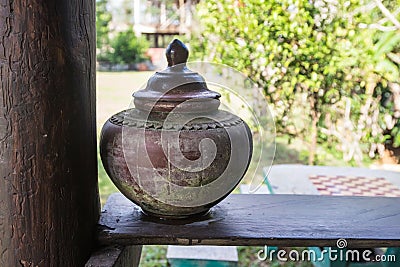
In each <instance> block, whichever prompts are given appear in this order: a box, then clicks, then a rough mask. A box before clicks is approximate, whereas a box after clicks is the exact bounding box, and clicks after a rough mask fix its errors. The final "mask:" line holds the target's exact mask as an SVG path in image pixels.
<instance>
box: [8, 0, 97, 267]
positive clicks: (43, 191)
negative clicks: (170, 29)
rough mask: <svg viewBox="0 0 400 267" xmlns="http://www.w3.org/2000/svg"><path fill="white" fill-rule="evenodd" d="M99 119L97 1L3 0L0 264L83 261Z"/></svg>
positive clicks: (91, 215) (92, 210)
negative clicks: (96, 34)
mask: <svg viewBox="0 0 400 267" xmlns="http://www.w3.org/2000/svg"><path fill="white" fill-rule="evenodd" d="M95 128H96V126H95V1H94V0H57V1H54V0H29V1H26V0H0V266H4V267H11V266H82V265H84V263H85V261H86V260H87V259H88V257H89V255H90V250H91V248H92V246H93V240H94V228H95V224H96V222H97V218H98V213H99V211H98V210H99V209H98V208H99V204H98V189H97V164H96V160H97V158H96V139H95V138H96V129H95Z"/></svg>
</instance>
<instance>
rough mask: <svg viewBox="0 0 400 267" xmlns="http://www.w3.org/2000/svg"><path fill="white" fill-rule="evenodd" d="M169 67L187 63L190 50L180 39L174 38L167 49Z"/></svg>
mask: <svg viewBox="0 0 400 267" xmlns="http://www.w3.org/2000/svg"><path fill="white" fill-rule="evenodd" d="M165 54H166V56H167V61H168V67H172V66H175V65H178V64H182V63H186V62H187V59H188V57H189V50H188V49H187V47H186V45H185V44H184V43H182V42H181V41H180V40H178V39H174V40H173V41H172V42H171V43H170V44H169V45H168V47H167V50H166V51H165Z"/></svg>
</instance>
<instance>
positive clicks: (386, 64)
mask: <svg viewBox="0 0 400 267" xmlns="http://www.w3.org/2000/svg"><path fill="white" fill-rule="evenodd" d="M366 4H367V3H366V2H364V1H356V0H351V1H347V0H346V1H345V0H337V1H323V0H314V1H309V0H296V1H294V0H283V1H282V0H280V1H278V0H271V1H260V0H246V1H241V0H231V1H217V0H211V1H203V2H200V4H199V5H198V20H199V21H200V22H201V25H202V26H203V28H202V29H201V32H200V33H198V34H195V35H194V40H192V42H191V43H192V50H194V53H193V54H194V55H195V57H198V58H200V59H203V60H210V61H213V62H217V63H224V64H227V65H229V66H232V67H235V68H236V69H238V70H239V71H241V72H243V73H245V74H246V75H248V76H249V77H250V78H252V79H253V80H254V81H256V82H257V83H258V85H259V86H260V87H262V88H263V89H264V91H265V93H266V97H267V99H268V101H269V102H270V103H271V105H272V107H273V110H274V114H275V122H276V126H277V131H278V133H281V134H289V135H292V136H302V137H303V138H304V139H305V140H308V142H309V143H310V155H312V154H313V152H315V150H316V147H315V144H316V143H317V142H319V143H321V142H324V140H325V141H326V140H327V138H328V139H329V141H330V142H336V143H338V142H339V143H342V144H343V145H342V146H341V150H342V151H343V152H345V150H348V151H353V150H354V147H353V146H352V144H351V143H354V142H356V143H357V142H358V143H360V145H359V147H361V148H362V149H364V151H365V147H364V146H363V145H362V143H376V142H383V141H384V136H383V133H384V131H385V129H386V128H387V126H385V125H383V124H382V120H381V119H382V118H381V117H382V116H384V112H388V111H389V112H391V113H390V114H393V108H392V109H391V110H390V109H388V108H386V109H384V110H381V113H379V114H376V113H374V111H375V110H376V108H378V109H379V107H378V106H379V105H378V104H379V101H380V100H379V98H380V97H379V98H374V97H373V96H374V92H375V90H376V86H377V84H380V85H382V86H386V87H388V84H389V83H388V82H398V80H399V66H398V64H395V63H394V62H393V60H392V59H391V58H389V57H388V54H389V53H393V51H394V50H395V49H396V47H398V44H399V40H400V34H399V31H392V32H384V33H382V32H379V31H377V30H372V29H369V28H368V27H364V28H365V29H361V27H360V25H369V24H371V23H373V20H377V19H378V18H380V17H381V14H380V13H379V12H378V10H376V8H375V9H372V10H371V9H367V10H368V12H369V13H368V12H365V11H364V10H365V8H366ZM378 13H379V14H378ZM394 55H397V54H394ZM375 95H377V94H376V93H375ZM346 99H353V100H352V101H351V102H350V103H348V102H347V100H346ZM354 99H358V100H354ZM377 103H378V104H377ZM346 109H347V110H346ZM348 110H350V112H348ZM367 117H368V118H367ZM371 117H373V118H375V119H373V118H372V120H371ZM370 121H372V123H370ZM378 124H380V125H379V127H378V128H379V129H378V128H376V127H377V125H378ZM343 125H344V126H343ZM349 125H350V126H349ZM385 127H386V128H385ZM361 128H362V129H361ZM348 132H354V133H355V132H357V135H356V134H354V135H351V136H350V137H351V138H352V139H351V140H350V139H349V138H348V136H347V133H348ZM321 137H322V138H321ZM345 139H349V140H345ZM367 150H368V149H367ZM356 151H358V149H356ZM310 157H312V159H311V160H310V163H315V161H316V159H315V158H314V157H313V156H310ZM348 157H349V159H350V160H351V159H356V162H361V159H360V158H359V155H357V153H355V154H354V153H353V154H349V156H348Z"/></svg>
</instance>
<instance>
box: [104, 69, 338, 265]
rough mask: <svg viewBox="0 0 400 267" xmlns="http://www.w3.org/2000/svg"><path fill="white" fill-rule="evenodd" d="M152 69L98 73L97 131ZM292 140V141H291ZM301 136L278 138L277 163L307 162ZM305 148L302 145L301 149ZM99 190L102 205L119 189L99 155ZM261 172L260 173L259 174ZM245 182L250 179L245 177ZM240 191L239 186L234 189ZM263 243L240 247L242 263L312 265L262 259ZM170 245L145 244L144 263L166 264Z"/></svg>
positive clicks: (127, 101) (335, 162) (127, 103)
mask: <svg viewBox="0 0 400 267" xmlns="http://www.w3.org/2000/svg"><path fill="white" fill-rule="evenodd" d="M152 74H153V72H98V73H97V135H98V137H99V136H100V131H101V127H102V126H103V124H104V122H105V121H106V120H107V119H108V118H109V117H111V116H112V115H113V114H115V113H117V112H119V111H121V110H124V109H126V108H128V107H129V106H130V104H131V101H132V93H133V92H134V91H136V90H138V89H140V88H141V87H142V86H143V85H144V84H145V83H146V81H147V80H148V78H149V77H150V76H151V75H152ZM98 139H99V138H98ZM289 143H290V144H289ZM305 147H306V146H305V145H304V143H302V142H301V141H300V140H292V141H291V142H289V140H288V138H286V137H279V138H277V139H276V153H275V160H274V164H282V163H302V164H306V162H307V157H306V149H305ZM299 148H303V149H299ZM319 152H320V154H321V155H324V159H326V160H327V162H329V163H330V165H342V166H343V165H344V162H343V161H341V160H340V159H337V158H334V157H332V156H330V154H329V153H327V152H326V151H319ZM260 164H261V166H265V164H267V161H261V163H260ZM98 173H99V191H100V199H101V203H102V205H104V203H105V201H106V199H107V197H108V196H109V195H110V194H111V193H113V192H117V191H118V190H117V188H116V187H115V186H114V185H113V184H112V182H111V180H110V179H109V178H108V176H107V174H106V172H105V170H104V168H103V165H102V164H101V161H100V157H98ZM259 175H261V174H259ZM244 182H248V180H246V178H245V179H244ZM235 192H238V190H235ZM260 249H262V248H261V247H238V252H239V266H243V267H244V266H246V267H247V266H286V267H294V266H302V267H308V266H312V265H311V264H310V263H308V262H287V263H281V262H278V261H273V262H269V261H262V262H260V261H259V260H258V259H257V256H256V255H257V252H258V251H259V250H260ZM166 250H167V246H144V248H143V253H142V259H141V266H143V267H150V266H151V267H157V266H167V260H166Z"/></svg>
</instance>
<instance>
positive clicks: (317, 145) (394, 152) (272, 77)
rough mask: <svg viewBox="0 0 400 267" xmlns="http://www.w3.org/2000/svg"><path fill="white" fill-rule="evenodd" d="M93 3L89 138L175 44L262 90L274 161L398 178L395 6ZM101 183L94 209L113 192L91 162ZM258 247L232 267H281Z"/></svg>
mask: <svg viewBox="0 0 400 267" xmlns="http://www.w3.org/2000/svg"><path fill="white" fill-rule="evenodd" d="M96 4H97V18H96V27H97V61H98V70H99V71H98V72H97V129H98V134H100V130H101V127H102V125H103V123H104V122H105V121H106V120H107V118H109V117H110V116H111V115H112V114H114V113H116V112H118V111H120V110H123V109H125V108H127V107H128V106H129V105H130V102H131V100H132V99H131V95H132V93H133V92H134V91H136V90H138V89H139V88H140V87H142V86H143V85H145V83H146V81H147V79H148V78H149V77H150V76H151V75H152V74H153V73H154V70H157V69H161V68H163V67H165V65H166V64H165V62H164V59H163V57H164V56H163V54H164V47H165V46H166V45H167V44H168V43H169V42H170V41H171V40H172V39H174V38H179V39H181V40H182V41H184V42H185V43H187V44H188V46H189V48H190V60H191V61H196V60H203V61H209V62H215V63H222V64H226V65H228V66H230V67H233V68H235V69H237V70H238V71H240V72H242V73H244V74H245V75H247V76H248V77H249V78H251V79H252V80H253V81H254V82H255V83H256V84H257V85H258V86H259V87H260V88H262V90H263V92H264V93H265V98H266V100H267V102H268V103H269V107H270V109H271V112H272V114H273V117H274V120H275V124H276V135H277V138H276V155H275V160H274V164H279V163H301V164H310V165H329V166H362V167H370V168H382V169H390V170H395V171H396V170H397V171H400V167H399V154H400V148H399V147H400V122H399V117H400V75H399V74H400V73H399V67H400V0H385V1H382V0H347V1H345V0H280V1H278V0H269V1H262V0H258V1H256V0H230V1H227V0H226V1H225V0H222V1H216V0H211V1H195V0H191V1H190V0H176V1H175V0H159V1H145V0H108V1H107V0H97V1H96ZM399 176H400V175H399ZM244 182H245V183H246V182H248V181H246V180H244ZM99 186H100V193H101V200H102V204H104V202H105V200H106V198H107V196H108V195H109V194H110V193H112V192H115V191H117V189H116V188H115V187H114V186H113V185H112V183H111V181H110V180H109V178H108V177H107V175H106V173H105V171H104V169H103V167H102V165H101V162H100V160H99ZM258 249H259V248H244V247H243V248H239V258H240V266H251V265H252V264H253V265H254V266H280V264H281V263H279V262H272V263H270V262H263V263H260V262H258V261H257V259H256V252H257V251H258ZM165 253H166V246H146V247H145V248H144V252H143V255H142V257H143V260H142V265H141V266H166V265H167V262H166V257H165ZM260 264H261V265H260ZM286 266H311V265H310V263H307V262H303V263H290V264H288V263H286Z"/></svg>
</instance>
